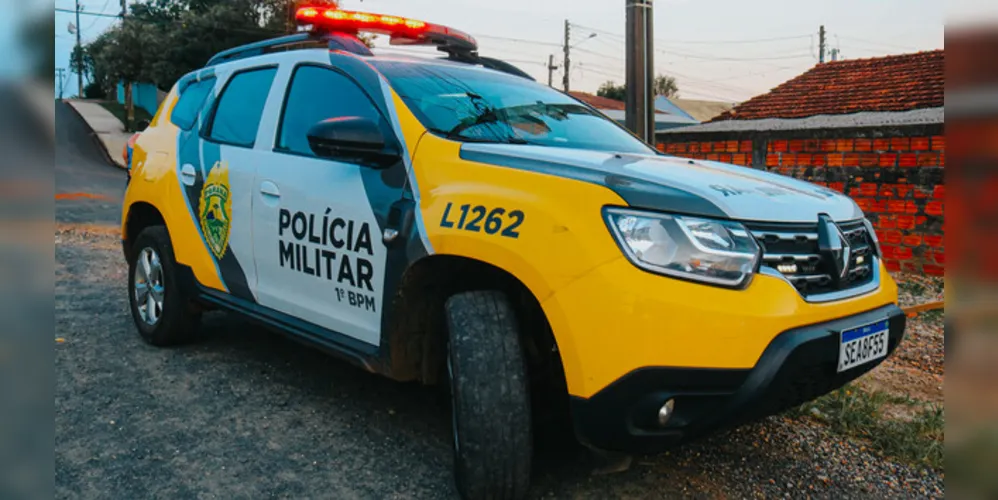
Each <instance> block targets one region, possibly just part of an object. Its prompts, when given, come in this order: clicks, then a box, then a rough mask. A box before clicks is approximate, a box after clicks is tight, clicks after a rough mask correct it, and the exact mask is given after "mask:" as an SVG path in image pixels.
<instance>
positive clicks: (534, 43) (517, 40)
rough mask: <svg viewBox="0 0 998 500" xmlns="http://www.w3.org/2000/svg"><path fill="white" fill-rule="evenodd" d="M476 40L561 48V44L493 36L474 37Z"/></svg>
mask: <svg viewBox="0 0 998 500" xmlns="http://www.w3.org/2000/svg"><path fill="white" fill-rule="evenodd" d="M474 37H475V38H482V39H485V40H503V41H507V42H519V43H529V44H532V45H547V46H549V47H559V48H560V47H561V44H560V43H553V42H542V41H539V40H527V39H524V38H510V37H505V36H491V35H474Z"/></svg>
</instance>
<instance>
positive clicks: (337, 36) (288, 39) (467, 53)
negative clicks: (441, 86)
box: [204, 30, 534, 80]
mask: <svg viewBox="0 0 998 500" xmlns="http://www.w3.org/2000/svg"><path fill="white" fill-rule="evenodd" d="M434 42H436V43H435V45H437V50H440V51H442V52H444V53H446V54H447V59H449V60H452V61H456V62H463V63H465V64H480V65H482V66H484V67H486V68H489V69H493V70H497V71H502V72H503V73H509V74H511V75H516V76H520V77H523V78H527V79H529V80H533V79H534V78H533V77H532V76H530V75H529V74H527V73H526V72H524V71H523V70H521V69H520V68H517V67H516V66H513V65H512V64H510V63H508V62H506V61H502V60H499V59H494V58H491V57H483V56H480V55H479V54H478V51H477V50H472V49H471V48H470V47H469V46H467V45H464V44H455V43H446V41H443V40H441V41H437V40H434ZM440 42H443V43H440ZM305 48H327V49H329V50H343V51H345V52H350V53H353V54H358V55H363V56H373V55H374V53H373V52H371V49H370V48H368V47H367V45H364V43H363V42H361V41H360V40H358V39H357V37H356V36H355V35H353V34H350V33H342V32H328V31H319V30H317V31H309V32H301V33H295V34H293V35H286V36H282V37H277V38H271V39H269V40H262V41H259V42H256V43H250V44H247V45H240V46H239V47H234V48H231V49H228V50H223V51H222V52H219V53H218V54H215V55H214V56H212V58H211V59H209V60H208V63H207V64H205V65H204V67H205V68H208V67H211V66H215V65H217V64H222V63H226V62H230V61H236V60H239V59H245V58H247V57H253V56H258V55H262V54H267V53H271V52H278V51H281V50H296V49H305Z"/></svg>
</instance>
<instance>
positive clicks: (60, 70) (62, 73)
mask: <svg viewBox="0 0 998 500" xmlns="http://www.w3.org/2000/svg"><path fill="white" fill-rule="evenodd" d="M55 74H56V75H58V76H59V100H60V101H61V100H62V89H64V88H65V86H64V84H63V83H62V81H63V79H64V78H65V77H66V68H56V69H55Z"/></svg>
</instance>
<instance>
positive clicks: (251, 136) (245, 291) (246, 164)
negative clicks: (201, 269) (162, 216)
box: [178, 65, 277, 302]
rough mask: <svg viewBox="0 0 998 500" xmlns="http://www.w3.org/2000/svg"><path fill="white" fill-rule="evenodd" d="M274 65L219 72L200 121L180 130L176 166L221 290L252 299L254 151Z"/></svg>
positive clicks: (274, 73)
mask: <svg viewBox="0 0 998 500" xmlns="http://www.w3.org/2000/svg"><path fill="white" fill-rule="evenodd" d="M276 73H277V66H276V65H271V66H262V67H248V68H241V69H235V70H234V71H232V72H231V73H229V72H228V71H224V72H220V73H219V74H218V75H217V78H216V80H217V83H215V84H214V88H213V89H212V92H210V93H209V98H208V99H207V102H206V103H205V104H204V110H205V111H203V112H202V114H201V119H200V120H199V123H198V124H197V125H198V126H194V127H191V129H190V130H189V131H185V132H183V133H181V137H180V143H179V144H178V151H179V157H178V166H179V172H178V175H179V177H180V182H181V184H182V185H183V186H184V187H185V191H186V194H187V199H188V206H189V208H190V212H191V217H192V218H193V219H194V223H195V225H196V227H197V228H198V232H199V234H200V236H201V240H202V243H203V244H204V245H205V247H206V248H207V250H208V252H209V253H210V254H211V257H212V259H213V260H214V262H215V266H216V269H217V272H218V275H219V277H220V280H221V283H222V287H223V290H222V291H224V292H228V293H229V294H230V295H232V296H234V297H236V298H239V299H243V300H245V301H249V302H253V301H254V300H255V298H254V294H253V290H252V286H253V284H254V283H255V281H256V276H255V272H254V267H253V253H252V252H253V246H252V239H251V234H252V233H251V231H252V225H251V217H252V207H251V203H252V197H251V193H252V192H253V181H254V178H255V176H256V162H255V161H254V154H255V152H256V148H257V147H258V146H259V143H258V142H257V136H258V135H260V132H261V116H262V114H263V109H264V107H265V106H266V104H267V100H268V94H269V93H270V91H271V88H272V86H273V83H274V78H275V76H276Z"/></svg>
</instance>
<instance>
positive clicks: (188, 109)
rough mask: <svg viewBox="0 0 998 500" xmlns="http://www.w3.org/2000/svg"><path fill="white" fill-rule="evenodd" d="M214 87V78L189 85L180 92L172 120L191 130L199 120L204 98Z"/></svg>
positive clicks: (175, 123)
mask: <svg viewBox="0 0 998 500" xmlns="http://www.w3.org/2000/svg"><path fill="white" fill-rule="evenodd" d="M213 88H215V79H214V78H209V79H207V80H201V81H200V82H194V83H192V84H190V85H188V86H187V88H186V89H184V91H183V93H182V94H180V99H179V100H177V104H176V105H175V106H173V113H171V114H170V121H171V122H173V124H174V125H176V126H178V127H180V128H182V129H184V130H190V129H191V127H193V126H194V122H196V121H197V118H198V113H199V112H200V111H201V106H202V105H204V98H205V97H207V96H208V93H209V92H211V89H213Z"/></svg>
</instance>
